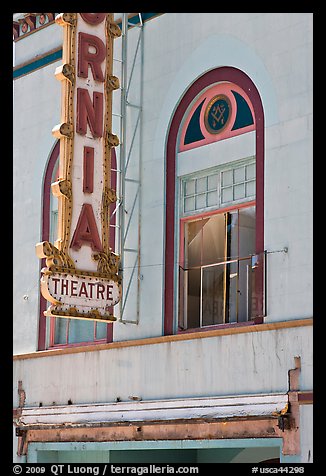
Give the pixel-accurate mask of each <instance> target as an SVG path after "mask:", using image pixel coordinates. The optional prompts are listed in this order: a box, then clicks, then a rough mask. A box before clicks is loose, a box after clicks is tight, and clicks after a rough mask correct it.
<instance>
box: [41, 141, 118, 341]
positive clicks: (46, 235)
mask: <svg viewBox="0 0 326 476" xmlns="http://www.w3.org/2000/svg"><path fill="white" fill-rule="evenodd" d="M59 153H60V141H57V142H56V144H55V145H54V147H53V149H52V152H51V154H50V157H49V160H48V164H47V168H46V171H45V175H44V180H43V206H42V229H41V236H42V237H41V241H49V239H50V204H51V182H52V176H53V171H54V168H55V166H56V163H57V160H58V158H59ZM116 169H117V159H116V153H115V150H114V149H112V157H111V179H112V188H113V189H114V190H116V186H117V172H116ZM114 209H115V204H114V203H112V204H111V205H110V213H111V215H112V213H113V212H114ZM115 224H116V215H115V214H114V215H113V218H112V222H111V225H112V226H114V225H115ZM110 247H111V248H112V249H113V250H114V249H115V234H114V233H110ZM45 266H46V264H45V258H43V259H42V260H41V262H40V271H41V269H42V268H44V267H45ZM46 307H47V303H46V299H45V298H44V297H43V296H42V294H41V293H40V298H39V309H40V313H39V329H38V350H46V317H45V316H44V314H43V313H44V311H46ZM53 319H54V318H53ZM53 324H54V323H53V322H52V323H50V347H51V348H54V347H55V348H62V347H77V346H83V345H97V344H102V343H106V342H112V341H113V325H112V324H107V334H106V338H105V339H98V340H96V341H90V342H80V343H79V342H78V343H75V344H55V345H54V325H53ZM94 334H95V332H94ZM94 337H95V335H94Z"/></svg>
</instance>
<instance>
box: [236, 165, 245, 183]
mask: <svg viewBox="0 0 326 476" xmlns="http://www.w3.org/2000/svg"><path fill="white" fill-rule="evenodd" d="M244 181H245V168H244V167H239V168H237V169H234V183H239V182H244Z"/></svg>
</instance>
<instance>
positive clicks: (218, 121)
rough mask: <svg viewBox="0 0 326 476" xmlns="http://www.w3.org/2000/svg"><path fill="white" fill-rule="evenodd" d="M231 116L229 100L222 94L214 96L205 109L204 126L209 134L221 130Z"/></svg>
mask: <svg viewBox="0 0 326 476" xmlns="http://www.w3.org/2000/svg"><path fill="white" fill-rule="evenodd" d="M230 117H231V102H230V100H229V98H228V97H227V96H225V95H224V94H219V95H218V96H214V97H213V98H212V99H211V100H210V101H209V103H208V105H207V107H206V110H205V116H204V121H205V127H206V129H207V130H208V132H210V133H211V134H219V133H220V132H222V131H223V130H224V129H225V127H226V125H227V123H228V121H229V119H230Z"/></svg>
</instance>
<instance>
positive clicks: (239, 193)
mask: <svg viewBox="0 0 326 476" xmlns="http://www.w3.org/2000/svg"><path fill="white" fill-rule="evenodd" d="M244 197H245V185H244V183H241V184H239V185H235V186H234V200H239V199H240V198H244Z"/></svg>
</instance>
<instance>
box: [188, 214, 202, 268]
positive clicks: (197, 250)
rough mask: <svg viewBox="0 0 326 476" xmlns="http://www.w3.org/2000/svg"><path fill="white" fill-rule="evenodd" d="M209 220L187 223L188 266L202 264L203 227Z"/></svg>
mask: <svg viewBox="0 0 326 476" xmlns="http://www.w3.org/2000/svg"><path fill="white" fill-rule="evenodd" d="M206 221H207V220H196V221H191V222H188V223H186V228H185V245H186V249H185V263H186V265H185V266H186V267H187V268H191V267H192V266H199V265H200V264H201V246H202V228H203V226H204V224H205V223H206Z"/></svg>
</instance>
